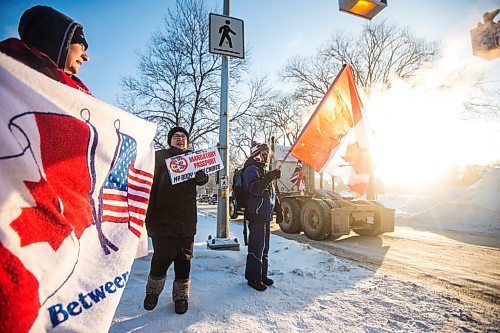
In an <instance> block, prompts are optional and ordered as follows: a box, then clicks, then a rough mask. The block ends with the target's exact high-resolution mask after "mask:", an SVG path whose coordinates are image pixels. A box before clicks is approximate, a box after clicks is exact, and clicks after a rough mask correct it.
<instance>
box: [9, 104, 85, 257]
mask: <svg viewBox="0 0 500 333" xmlns="http://www.w3.org/2000/svg"><path fill="white" fill-rule="evenodd" d="M35 119H36V124H37V127H38V131H39V134H40V151H41V162H42V166H41V167H43V171H44V173H45V175H43V174H41V175H40V177H41V178H40V180H39V181H38V182H32V181H24V183H25V184H26V186H27V188H28V190H29V191H30V193H31V195H32V196H33V199H34V201H35V205H34V207H25V208H22V212H21V215H20V216H19V217H18V218H17V219H15V220H14V221H13V222H12V223H11V227H12V228H13V229H14V230H15V231H16V232H17V233H18V235H19V237H20V239H21V246H27V245H30V244H32V243H38V242H47V243H49V245H50V246H51V247H52V249H53V250H54V251H57V249H58V248H59V247H60V246H61V244H62V242H63V241H64V239H65V238H66V237H68V236H69V235H70V234H71V232H72V231H74V233H75V236H76V237H77V238H80V237H81V235H82V234H83V232H84V230H85V229H86V228H87V227H89V226H90V225H91V224H92V223H93V218H92V206H91V203H90V197H89V193H90V192H91V188H92V187H91V180H90V176H89V170H88V161H87V151H88V145H89V142H90V129H89V127H88V126H87V124H86V123H84V122H83V121H81V120H79V119H76V118H73V117H67V116H61V115H56V114H35Z"/></svg>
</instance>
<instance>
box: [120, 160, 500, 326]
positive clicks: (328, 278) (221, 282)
mask: <svg viewBox="0 0 500 333" xmlns="http://www.w3.org/2000/svg"><path fill="white" fill-rule="evenodd" d="M499 183H500V169H495V170H494V171H493V172H492V173H490V174H488V175H486V176H485V177H484V178H483V179H482V180H481V181H480V182H478V183H476V184H475V185H473V186H471V187H469V188H466V189H460V190H459V189H455V190H453V191H451V192H450V191H445V190H443V191H442V192H437V193H436V194H435V195H433V196H432V197H430V198H415V197H413V198H409V197H398V198H396V197H392V198H391V197H389V196H385V197H384V198H383V200H382V201H384V203H386V204H387V206H390V207H396V208H398V213H397V214H398V223H399V220H401V219H403V220H404V221H406V222H407V223H408V225H413V226H417V227H429V226H431V227H434V228H445V229H450V230H468V228H473V230H474V231H476V232H494V233H495V235H498V234H499V215H500V211H499V210H498V209H499V208H498V207H500V204H499V201H498V200H499V194H500V191H499ZM451 198H453V199H451ZM452 203H453V204H452ZM467 214H469V215H467ZM430 217H432V222H431V221H429V222H427V221H428V219H429V218H430ZM406 222H405V223H406ZM470 224H473V226H470ZM230 228H231V232H232V233H233V234H234V235H237V236H239V235H241V234H242V230H241V225H240V224H235V223H232V224H231V227H230ZM215 232H216V219H215V218H214V217H210V216H203V215H199V218H198V233H197V236H196V240H195V241H196V243H195V251H194V253H195V255H194V258H193V261H192V272H191V279H192V286H191V298H190V303H189V310H188V312H187V313H186V314H184V315H177V314H175V313H174V310H173V303H172V301H171V293H170V290H171V284H172V277H173V271H172V269H170V270H169V272H168V274H167V275H168V282H167V285H166V287H165V290H164V292H163V294H162V295H161V297H160V301H159V304H158V306H157V308H156V309H155V310H153V311H151V312H148V311H145V310H144V309H143V308H142V301H143V297H144V289H145V284H146V279H147V275H148V272H149V266H150V261H151V254H150V255H149V256H147V257H144V258H141V259H137V260H136V261H135V262H134V265H133V268H132V271H131V278H130V279H129V281H128V284H127V287H126V289H125V292H124V294H123V297H122V300H121V302H120V305H119V306H118V309H117V311H116V314H115V318H114V320H113V324H112V326H111V329H110V332H287V333H288V332H483V331H491V332H498V331H500V314H499V313H498V311H495V309H490V308H485V307H483V306H481V305H479V304H473V303H464V301H462V300H459V299H457V298H454V297H450V296H449V295H445V294H441V293H438V292H436V291H433V290H429V289H426V288H424V287H421V286H418V285H416V284H413V283H409V282H403V281H400V280H397V279H395V278H392V277H390V276H387V275H384V274H381V273H378V272H373V271H371V270H368V269H365V268H362V267H360V266H358V265H356V264H354V263H352V262H349V261H346V260H343V259H339V258H337V257H335V256H333V255H331V254H329V253H326V252H323V251H320V250H317V249H314V248H312V247H310V246H308V245H305V244H300V243H297V242H294V241H291V240H287V239H284V238H281V237H279V236H276V235H272V236H271V252H270V277H272V278H273V279H274V280H275V282H276V283H275V285H274V286H272V287H270V288H268V290H266V291H264V292H258V291H255V290H253V289H251V288H249V287H248V286H247V285H246V283H245V282H246V281H245V279H244V269H245V257H246V248H245V247H242V249H241V251H214V250H209V249H207V247H206V240H207V238H208V235H209V234H212V235H214V234H215Z"/></svg>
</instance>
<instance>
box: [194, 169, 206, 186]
mask: <svg viewBox="0 0 500 333" xmlns="http://www.w3.org/2000/svg"><path fill="white" fill-rule="evenodd" d="M207 178H208V176H207V174H206V173H205V172H204V171H203V170H198V171H196V173H195V175H194V179H195V180H196V182H197V183H198V184H199V183H203V182H204V181H205V180H206V179H207Z"/></svg>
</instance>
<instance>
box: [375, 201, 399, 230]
mask: <svg viewBox="0 0 500 333" xmlns="http://www.w3.org/2000/svg"><path fill="white" fill-rule="evenodd" d="M395 211H396V210H395V209H392V208H385V207H377V215H378V220H379V228H380V232H393V231H394V215H395Z"/></svg>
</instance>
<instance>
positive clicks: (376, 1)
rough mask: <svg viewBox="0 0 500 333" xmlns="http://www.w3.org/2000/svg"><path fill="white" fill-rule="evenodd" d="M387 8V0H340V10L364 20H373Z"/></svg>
mask: <svg viewBox="0 0 500 333" xmlns="http://www.w3.org/2000/svg"><path fill="white" fill-rule="evenodd" d="M385 7H387V0H339V9H340V11H341V12H346V13H349V14H353V15H356V16H360V17H362V18H365V19H368V20H371V19H372V18H374V17H375V15H377V14H378V13H379V12H380V11H381V10H382V9H384V8H385Z"/></svg>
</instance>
